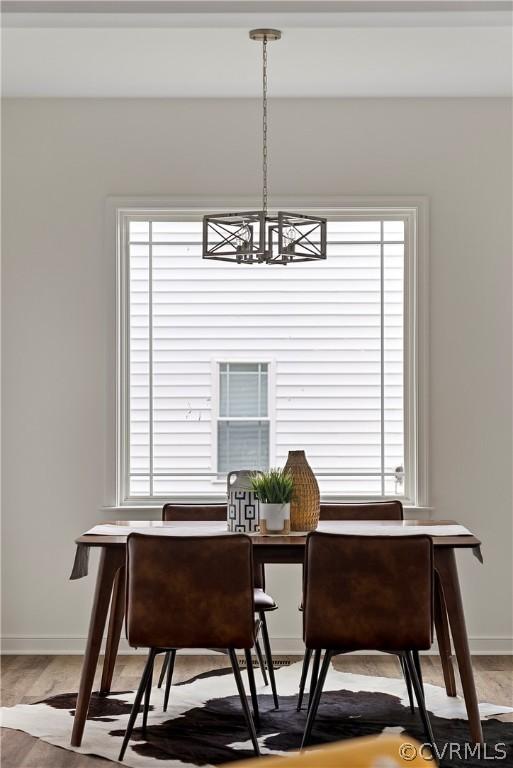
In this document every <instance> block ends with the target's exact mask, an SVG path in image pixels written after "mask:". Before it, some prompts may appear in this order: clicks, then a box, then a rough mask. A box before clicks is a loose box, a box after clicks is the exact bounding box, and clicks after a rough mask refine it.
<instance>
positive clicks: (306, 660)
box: [296, 648, 312, 712]
mask: <svg viewBox="0 0 513 768" xmlns="http://www.w3.org/2000/svg"><path fill="white" fill-rule="evenodd" d="M311 657H312V650H311V648H305V655H304V657H303V669H302V670H301V680H300V681H299V694H298V697H297V707H296V711H297V712H299V711H300V710H301V707H302V705H303V696H304V695H305V685H306V678H307V677H308V668H309V666H310V659H311Z"/></svg>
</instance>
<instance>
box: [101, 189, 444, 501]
mask: <svg viewBox="0 0 513 768" xmlns="http://www.w3.org/2000/svg"><path fill="white" fill-rule="evenodd" d="M251 206H252V207H255V206H256V207H258V202H257V200H256V199H255V198H243V197H239V198H237V199H231V200H230V199H226V198H223V199H221V198H218V197H216V198H208V199H201V200H200V199H198V198H196V197H193V198H168V197H166V198H157V199H154V198H152V199H151V200H148V199H141V198H135V199H134V198H128V199H127V198H109V199H108V200H107V206H106V235H107V236H106V242H107V244H108V245H107V248H108V250H109V252H110V253H111V254H112V251H113V250H115V254H114V255H115V286H116V305H115V313H116V314H115V342H114V344H115V350H114V351H115V354H114V355H111V356H110V359H111V360H112V361H115V370H112V365H110V366H108V368H109V374H112V378H111V377H110V375H109V383H110V384H111V385H112V382H113V381H115V388H112V386H111V387H110V388H109V394H108V409H109V410H112V411H113V412H114V414H115V418H114V430H113V434H109V435H107V444H106V453H107V462H106V483H105V503H104V507H107V508H113V507H115V508H125V507H131V508H136V509H147V508H150V509H156V508H160V506H161V502H163V501H164V500H172V498H173V495H172V494H169V495H166V496H165V497H156V496H154V497H134V496H129V495H128V492H127V491H128V482H127V481H128V461H127V458H128V442H129V441H128V439H127V434H128V433H127V431H126V425H127V415H128V414H127V410H128V397H127V389H128V387H127V373H128V365H127V362H128V360H129V356H128V354H127V345H128V341H129V334H128V333H127V328H128V311H129V307H128V303H129V302H128V292H127V290H126V286H127V273H128V265H127V258H126V256H127V253H128V249H127V230H128V222H129V221H130V220H135V219H139V220H147V219H148V218H150V219H153V220H166V219H167V220H173V219H175V220H187V219H189V220H191V219H192V220H197V219H199V218H201V217H202V215H203V214H204V213H205V212H208V211H209V210H214V209H220V210H222V209H223V208H227V209H230V210H234V211H236V210H248V207H251ZM278 208H280V209H294V210H297V211H298V212H300V211H301V210H303V211H305V212H307V211H311V212H312V211H315V213H316V214H318V215H326V216H328V217H332V218H343V219H353V220H356V219H374V220H375V219H376V218H379V219H381V220H386V219H397V218H404V221H405V266H404V268H405V305H404V328H405V336H404V338H405V347H404V382H405V384H404V411H405V413H404V418H405V422H404V423H405V464H404V469H405V489H404V496H403V497H402V498H403V503H404V505H405V507H406V508H407V509H408V508H414V509H417V510H418V509H425V510H429V509H430V507H429V506H428V504H429V499H428V450H427V445H428V384H429V371H428V296H429V291H428V274H429V271H428V252H429V249H428V243H429V241H428V211H429V206H428V199H427V198H426V197H424V196H420V197H402V198H397V197H366V198H362V197H360V198H357V197H351V198H328V199H322V198H317V199H315V198H295V199H291V198H285V199H278V198H277V199H275V200H274V204H273V206H272V208H271V209H270V210H277V209H278ZM113 230H114V231H115V232H116V240H115V249H113V243H112V232H113ZM108 235H110V237H108ZM150 252H151V245H150ZM234 268H236V267H234ZM263 268H265V267H263ZM292 268H293V265H292V266H291V267H290V269H292ZM250 357H251V356H249V357H248V358H245V359H246V360H248V361H249V362H255V360H254V359H249V358H250ZM228 362H238V361H237V360H235V358H233V360H232V359H230V360H229V361H228ZM256 362H269V361H268V360H264V359H263V356H262V357H261V358H259V360H258V361H256ZM271 369H272V366H271V367H270V371H271ZM270 378H271V377H270ZM271 402H272V398H271V399H270V407H271ZM216 424H217V421H216ZM272 426H273V419H271V429H272ZM273 437H274V435H273V436H272V437H271V446H270V449H271V453H270V456H272V453H273V452H274V439H273ZM216 439H217V429H216ZM271 463H272V460H271ZM214 485H215V484H214ZM175 498H183V494H180V495H179V496H178V495H177V496H176V497H175ZM188 498H190V500H191V501H192V500H198V501H206V500H211V501H214V500H219V499H220V498H222V494H221V493H216V492H215V490H213V493H212V494H208V495H207V494H197V495H191V496H190V497H189V496H188ZM323 498H326V500H333V501H355V500H356V501H364V500H365V499H367V498H368V499H369V500H371V499H372V500H379V499H382V498H390V496H388V497H382V496H370V495H369V496H347V495H346V496H344V495H329V496H328V495H327V496H325V497H323Z"/></svg>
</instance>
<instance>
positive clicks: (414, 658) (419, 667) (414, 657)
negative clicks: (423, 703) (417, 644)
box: [411, 651, 424, 694]
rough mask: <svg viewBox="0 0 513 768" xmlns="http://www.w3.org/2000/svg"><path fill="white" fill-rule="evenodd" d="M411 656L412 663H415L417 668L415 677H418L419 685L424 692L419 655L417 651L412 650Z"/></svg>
mask: <svg viewBox="0 0 513 768" xmlns="http://www.w3.org/2000/svg"><path fill="white" fill-rule="evenodd" d="M411 653H412V656H413V663H414V664H415V669H416V670H417V677H418V678H419V683H420V687H421V688H422V693H423V694H424V681H423V679H422V667H421V666H420V655H419V652H418V651H412V652H411Z"/></svg>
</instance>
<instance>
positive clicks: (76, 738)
mask: <svg viewBox="0 0 513 768" xmlns="http://www.w3.org/2000/svg"><path fill="white" fill-rule="evenodd" d="M124 563H125V550H124V548H123V547H102V551H101V555H100V565H99V567H98V575H97V577H96V589H95V593H94V600H93V607H92V610H91V619H90V623H89V632H88V635H87V645H86V652H85V655H84V661H83V663H82V674H81V676H80V686H79V689H78V696H77V706H76V710H75V719H74V721H73V731H72V734H71V746H73V747H79V746H80V744H81V743H82V735H83V733H84V726H85V722H86V718H87V712H88V710H89V701H90V699H91V691H92V688H93V682H94V675H95V672H96V665H97V663H98V656H99V653H100V648H101V644H102V639H103V632H104V629H105V622H106V620H107V613H108V610H109V603H110V597H111V594H112V586H113V584H114V578H115V576H116V573H117V571H119V569H120V567H122V566H123V565H124Z"/></svg>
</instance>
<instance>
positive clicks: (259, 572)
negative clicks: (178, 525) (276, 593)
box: [158, 503, 279, 712]
mask: <svg viewBox="0 0 513 768" xmlns="http://www.w3.org/2000/svg"><path fill="white" fill-rule="evenodd" d="M226 512H227V506H226V504H203V505H199V504H174V503H173V504H171V503H170V504H164V507H163V509H162V520H167V521H179V520H191V521H193V520H200V521H207V522H208V521H215V522H217V521H221V520H226ZM253 573H254V582H253V585H254V602H255V612H256V613H257V615H258V627H257V632H256V637H255V652H256V655H257V658H258V663H259V665H260V669H261V672H262V677H263V679H264V685H268V684H269V681H268V679H267V674H266V666H267V672H268V673H269V680H270V683H271V691H272V694H273V701H274V706H275V708H276V709H278V707H279V700H278V692H277V689H276V679H275V677H274V667H273V657H272V652H271V643H270V641H269V631H268V629H267V621H266V613H268V612H269V611H275V610H276V609H277V608H278V606H277V604H276V603H275V602H274V600H273V598H272V597H271V595H269V594H268V593H267V592H266V591H265V569H264V566H263V564H262V563H254V566H253ZM260 630H261V632H262V640H263V643H264V652H265V660H266V662H267V664H264V659H263V655H262V649H261V647H260V642H259V639H258V636H259V632H260ZM175 656H176V652H175V651H169V652H168V653H167V654H166V656H165V658H164V663H163V664H162V669H161V672H160V678H159V681H158V687H159V688H160V686H161V685H162V682H163V680H164V676H165V675H166V671H167V677H166V690H165V694H164V712H165V711H166V709H167V705H168V701H169V691H170V688H171V681H172V677H173V668H174V661H175Z"/></svg>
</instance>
